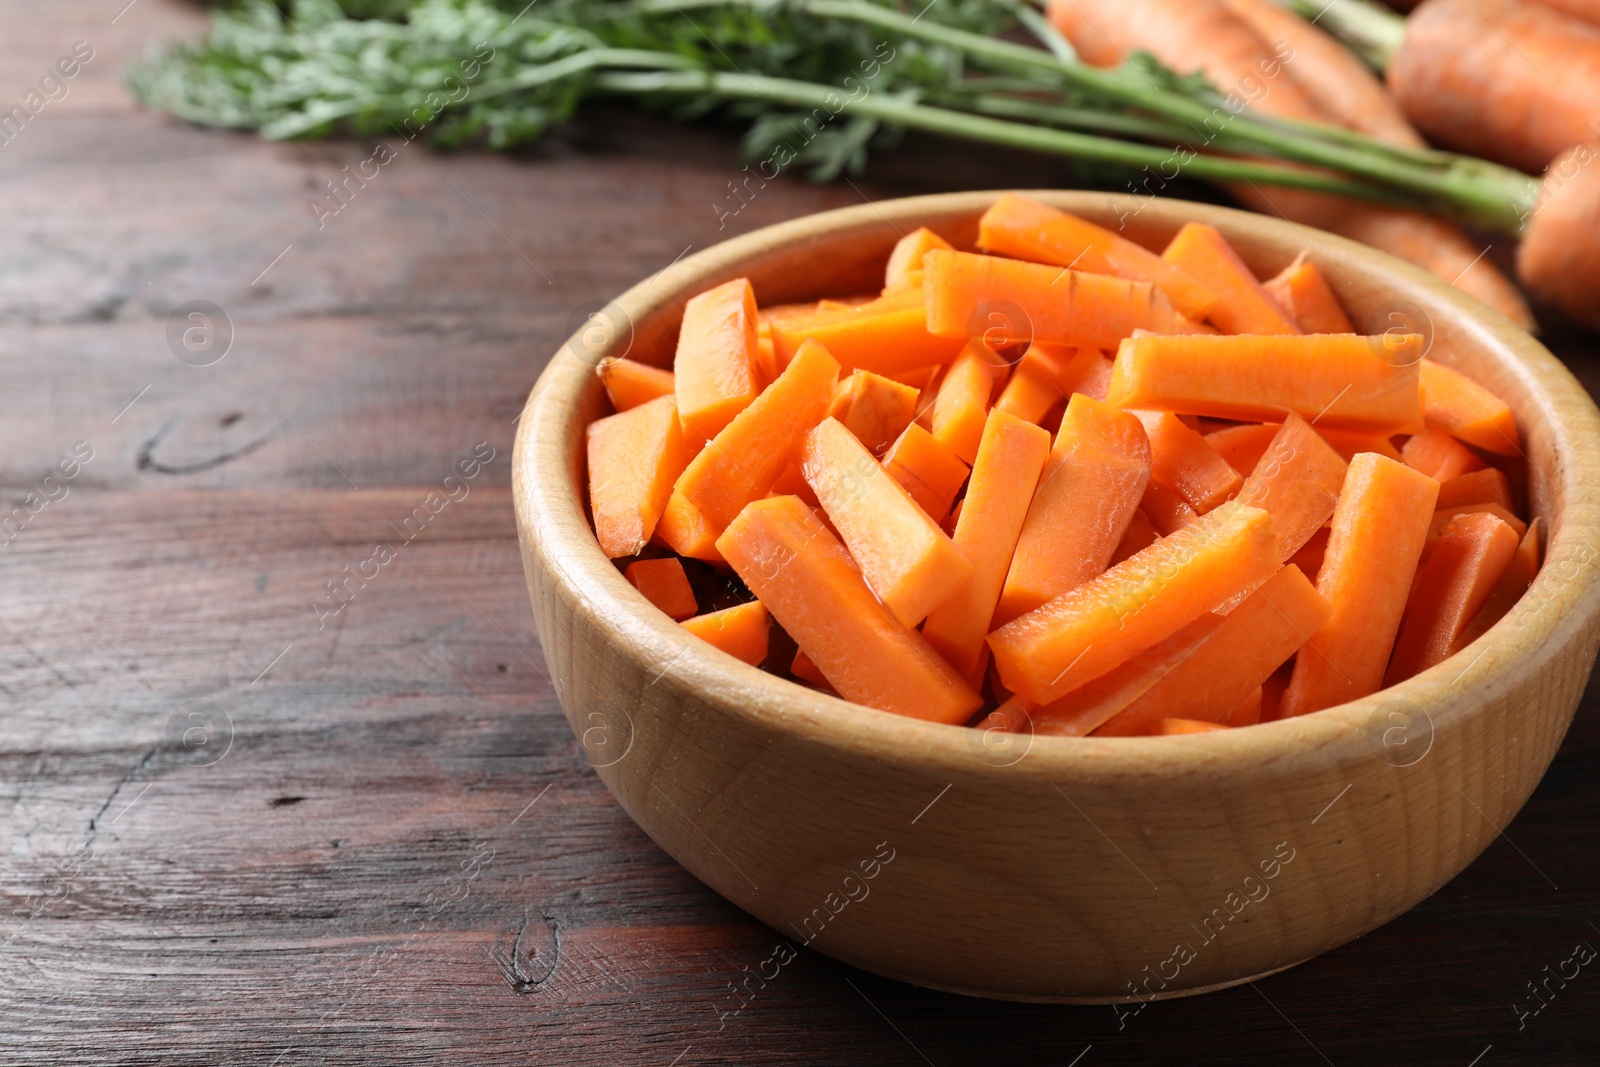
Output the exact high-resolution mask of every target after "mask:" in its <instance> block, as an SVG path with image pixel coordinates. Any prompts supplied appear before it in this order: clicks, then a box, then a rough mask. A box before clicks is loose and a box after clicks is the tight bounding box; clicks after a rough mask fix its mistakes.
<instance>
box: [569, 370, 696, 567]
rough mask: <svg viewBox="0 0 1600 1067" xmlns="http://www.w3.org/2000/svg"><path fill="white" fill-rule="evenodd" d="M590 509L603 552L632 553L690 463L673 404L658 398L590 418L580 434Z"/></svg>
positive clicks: (640, 545) (648, 532)
mask: <svg viewBox="0 0 1600 1067" xmlns="http://www.w3.org/2000/svg"><path fill="white" fill-rule="evenodd" d="M584 437H585V442H586V451H587V453H588V460H589V508H590V512H591V513H592V514H593V515H594V532H595V536H596V537H597V538H598V539H599V541H600V547H601V549H602V550H603V551H604V552H605V554H606V555H607V556H610V557H611V558H612V559H616V558H617V557H618V556H632V555H634V554H636V553H637V552H638V551H639V550H640V549H641V548H643V547H644V546H645V542H647V541H649V540H650V535H651V534H652V533H654V532H655V529H656V524H657V522H658V521H659V520H660V518H661V513H662V510H663V509H664V508H665V507H666V506H667V498H668V497H669V496H670V495H671V493H672V483H673V482H675V481H676V480H677V478H678V475H679V473H680V472H681V471H682V470H683V468H684V466H685V465H686V464H687V463H688V462H689V448H688V446H687V445H686V444H685V442H684V440H683V433H682V431H681V430H680V428H679V423H678V411H677V407H676V405H675V403H674V401H673V399H672V398H671V397H667V396H663V397H659V398H657V399H655V400H652V401H650V402H649V403H647V404H641V405H640V406H639V407H636V408H632V409H630V410H628V411H624V412H620V413H618V414H616V415H610V416H607V417H606V418H603V419H597V420H595V421H594V422H591V423H590V424H589V426H588V429H587V430H586V431H585V434H584Z"/></svg>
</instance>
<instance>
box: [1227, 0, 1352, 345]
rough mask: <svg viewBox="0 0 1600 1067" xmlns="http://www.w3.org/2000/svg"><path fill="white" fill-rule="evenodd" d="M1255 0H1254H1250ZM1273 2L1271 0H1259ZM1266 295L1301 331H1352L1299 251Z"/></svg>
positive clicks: (1347, 318) (1317, 273)
mask: <svg viewBox="0 0 1600 1067" xmlns="http://www.w3.org/2000/svg"><path fill="white" fill-rule="evenodd" d="M1251 2H1256V0H1251ZM1260 2H1261V3H1262V4H1265V5H1269V6H1271V5H1272V0H1260ZM1263 288H1264V289H1266V291H1267V295H1268V296H1270V297H1272V299H1273V301H1274V302H1275V303H1276V304H1277V305H1278V306H1279V307H1281V308H1283V310H1285V311H1287V312H1288V313H1289V317H1290V318H1292V319H1293V320H1294V322H1295V325H1297V326H1299V327H1300V332H1301V333H1355V332H1356V328H1355V327H1354V326H1353V325H1351V324H1350V316H1348V315H1346V314H1345V313H1344V308H1343V307H1341V306H1340V304H1339V298H1338V297H1336V296H1334V295H1333V290H1332V289H1329V288H1328V283H1327V280H1326V279H1324V278H1323V277H1322V272H1321V271H1319V270H1317V266H1316V264H1315V263H1312V262H1311V261H1310V260H1308V259H1306V254H1305V253H1304V252H1301V253H1300V254H1299V255H1298V256H1296V257H1295V260H1294V262H1293V263H1291V264H1289V265H1288V266H1287V267H1285V268H1283V270H1282V271H1281V272H1279V274H1278V275H1277V276H1276V277H1274V278H1273V279H1271V280H1270V281H1268V282H1266V283H1265V284H1264V285H1263Z"/></svg>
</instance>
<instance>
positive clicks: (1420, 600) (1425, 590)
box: [1383, 513, 1518, 685]
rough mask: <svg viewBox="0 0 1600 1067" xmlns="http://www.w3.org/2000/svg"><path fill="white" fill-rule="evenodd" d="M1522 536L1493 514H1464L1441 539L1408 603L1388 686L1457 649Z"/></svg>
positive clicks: (1502, 574) (1425, 667)
mask: <svg viewBox="0 0 1600 1067" xmlns="http://www.w3.org/2000/svg"><path fill="white" fill-rule="evenodd" d="M1517 541H1518V538H1517V534H1516V533H1515V532H1514V531H1513V530H1512V529H1511V527H1510V526H1508V525H1506V524H1505V523H1503V522H1501V521H1500V520H1499V519H1498V518H1496V517H1495V516H1493V515H1488V514H1483V513H1478V514H1472V515H1462V516H1461V517H1459V518H1458V519H1456V521H1455V522H1453V523H1451V524H1450V527H1449V528H1448V529H1446V530H1445V531H1444V534H1443V535H1442V536H1441V537H1440V538H1439V543H1438V544H1437V545H1435V546H1434V548H1433V552H1432V554H1430V555H1429V556H1428V562H1427V563H1425V564H1423V566H1422V572H1421V574H1420V575H1418V578H1417V582H1416V588H1415V589H1414V590H1413V591H1412V594H1411V599H1410V601H1409V602H1408V603H1407V604H1406V612H1405V617H1404V619H1403V621H1402V622H1401V623H1400V636H1399V637H1398V638H1396V640H1395V645H1394V656H1393V658H1392V659H1390V661H1389V670H1388V673H1386V674H1385V675H1384V679H1383V681H1384V684H1385V685H1398V684H1399V683H1400V682H1403V681H1405V680H1406V679H1407V678H1410V677H1411V676H1412V675H1414V674H1420V673H1421V672H1423V671H1425V670H1427V669H1428V668H1429V667H1432V666H1434V665H1435V664H1437V663H1442V662H1443V661H1444V659H1445V657H1447V656H1449V655H1450V651H1451V649H1452V648H1454V647H1455V644H1456V642H1457V641H1458V640H1459V639H1460V637H1461V634H1462V631H1464V630H1465V629H1466V628H1467V625H1468V624H1469V623H1470V622H1472V620H1473V618H1474V617H1475V616H1476V615H1477V614H1478V612H1479V611H1480V610H1482V608H1483V605H1484V603H1485V602H1486V601H1487V600H1488V599H1489V594H1490V593H1492V592H1493V591H1494V588H1495V586H1496V585H1497V584H1499V581H1500V579H1501V578H1502V577H1503V576H1504V575H1505V572H1506V569H1507V568H1508V567H1510V566H1511V559H1512V557H1513V556H1515V555H1516V552H1517Z"/></svg>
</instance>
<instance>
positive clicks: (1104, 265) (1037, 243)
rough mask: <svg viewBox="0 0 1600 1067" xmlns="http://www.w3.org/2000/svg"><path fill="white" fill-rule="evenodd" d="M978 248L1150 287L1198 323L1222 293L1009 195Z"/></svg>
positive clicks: (989, 218)
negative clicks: (1141, 283)
mask: <svg viewBox="0 0 1600 1067" xmlns="http://www.w3.org/2000/svg"><path fill="white" fill-rule="evenodd" d="M978 247H980V248H982V249H984V250H986V251H989V252H993V253H995V254H997V255H1001V256H1010V257H1012V258H1015V259H1025V260H1029V261H1030V262H1034V263H1049V264H1053V265H1054V266H1057V267H1071V268H1073V269H1074V270H1081V271H1087V272H1088V273H1090V274H1110V275H1113V276H1115V277H1118V278H1126V279H1128V280H1129V281H1135V282H1149V283H1150V284H1151V285H1153V286H1155V287H1156V288H1157V289H1159V290H1161V291H1162V292H1163V293H1165V294H1166V296H1167V299H1168V300H1170V301H1172V306H1173V307H1175V308H1177V310H1178V311H1179V312H1181V313H1182V314H1184V315H1186V316H1188V317H1189V318H1191V319H1195V320H1196V321H1198V320H1200V319H1203V318H1205V317H1206V313H1207V312H1208V311H1210V310H1211V306H1212V305H1213V304H1215V303H1216V300H1217V294H1216V293H1214V292H1213V291H1212V290H1211V288H1210V287H1209V286H1207V285H1206V284H1205V283H1204V282H1203V281H1201V280H1200V279H1198V278H1196V277H1194V276H1193V275H1191V274H1189V273H1188V272H1187V271H1185V270H1183V269H1182V268H1181V267H1175V266H1173V265H1172V264H1171V263H1168V262H1166V261H1165V260H1163V259H1162V258H1161V257H1160V256H1158V255H1156V254H1155V253H1154V252H1151V251H1150V250H1149V249H1147V248H1145V247H1144V246H1143V245H1140V244H1135V243H1134V242H1132V241H1130V240H1128V239H1127V238H1126V237H1122V236H1120V235H1118V234H1115V233H1112V232H1111V231H1110V230H1107V229H1105V228H1103V227H1100V226H1096V225H1095V224H1094V223H1092V222H1090V221H1088V220H1087V219H1080V218H1079V217H1078V216H1076V215H1072V214H1069V213H1068V212H1065V211H1058V210H1057V209H1055V208H1053V207H1049V206H1047V205H1045V204H1041V203H1039V202H1038V201H1037V200H1030V199H1028V198H1027V197H1025V196H1019V195H1017V194H1016V193H1006V194H1005V195H1004V196H1002V197H1001V198H1000V199H999V200H996V201H995V203H994V206H993V207H991V208H990V209H989V210H988V211H985V212H984V213H983V217H982V218H980V219H979V220H978Z"/></svg>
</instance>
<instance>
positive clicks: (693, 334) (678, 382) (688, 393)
mask: <svg viewBox="0 0 1600 1067" xmlns="http://www.w3.org/2000/svg"><path fill="white" fill-rule="evenodd" d="M672 372H673V378H674V388H675V391H676V395H677V398H678V418H679V419H680V420H681V421H682V422H683V429H684V436H685V437H687V438H688V439H689V442H690V444H691V445H692V446H693V447H696V448H698V447H699V446H700V444H701V443H702V442H705V441H709V440H711V438H713V437H715V436H717V434H718V432H720V431H721V429H722V428H723V427H724V426H726V425H728V423H729V422H731V421H733V417H734V416H735V415H737V414H739V412H741V411H743V410H744V409H745V408H746V407H748V406H749V404H750V402H751V401H752V400H754V399H755V398H756V394H757V393H759V392H760V391H761V386H762V382H761V380H760V374H759V364H758V357H757V353H756V294H755V290H754V289H752V288H750V280H749V279H748V278H735V279H734V280H733V281H731V282H725V283H724V284H722V285H719V286H717V287H716V288H714V289H708V290H706V291H705V292H703V293H701V294H699V295H698V296H695V297H693V298H691V299H690V301H689V303H688V304H687V305H686V306H685V307H684V309H683V325H682V326H681V327H680V328H679V331H678V351H677V355H676V356H675V357H674V358H673V361H672Z"/></svg>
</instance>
